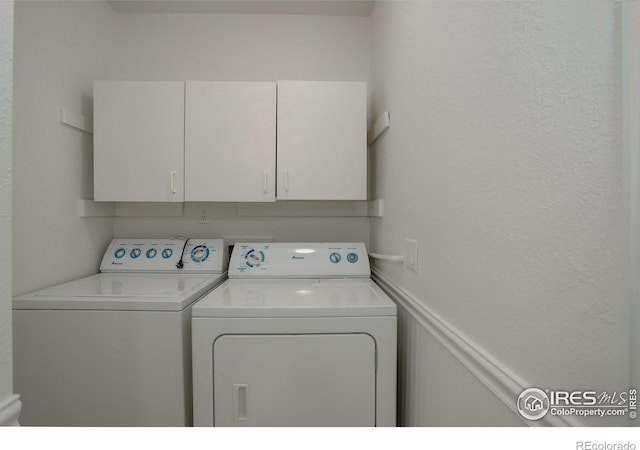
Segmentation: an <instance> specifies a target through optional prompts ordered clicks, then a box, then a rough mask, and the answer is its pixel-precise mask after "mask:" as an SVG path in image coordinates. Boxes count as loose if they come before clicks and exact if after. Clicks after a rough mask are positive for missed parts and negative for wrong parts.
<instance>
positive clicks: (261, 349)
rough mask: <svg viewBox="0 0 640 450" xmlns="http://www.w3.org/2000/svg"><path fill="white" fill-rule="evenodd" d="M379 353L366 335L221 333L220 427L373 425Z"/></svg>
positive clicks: (216, 370) (217, 357)
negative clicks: (376, 354)
mask: <svg viewBox="0 0 640 450" xmlns="http://www.w3.org/2000/svg"><path fill="white" fill-rule="evenodd" d="M375 351H376V349H375V341H374V340H373V338H372V337H371V336H370V335H368V334H364V333H361V334H281V335H277V334H274V335H259V334H254V335H223V336H220V337H219V338H217V339H216V340H215V342H214V345H213V383H214V396H213V397H214V417H215V418H214V425H215V426H217V427H220V426H254V427H255V426H258V427H263V426H288V427H291V426H307V427H311V426H315V427H320V426H334V427H335V426H347V427H349V426H375V425H376V367H375Z"/></svg>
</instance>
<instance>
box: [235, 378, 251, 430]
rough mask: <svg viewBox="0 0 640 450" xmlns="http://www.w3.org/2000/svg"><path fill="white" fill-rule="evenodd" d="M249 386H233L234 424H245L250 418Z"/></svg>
mask: <svg viewBox="0 0 640 450" xmlns="http://www.w3.org/2000/svg"><path fill="white" fill-rule="evenodd" d="M248 397H249V385H248V384H234V385H233V420H234V422H244V421H246V420H247V419H248V418H249V410H248V402H249V398H248Z"/></svg>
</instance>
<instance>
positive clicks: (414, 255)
mask: <svg viewBox="0 0 640 450" xmlns="http://www.w3.org/2000/svg"><path fill="white" fill-rule="evenodd" d="M404 266H405V267H406V268H407V269H410V270H413V271H414V272H418V241H416V240H415V239H405V240H404Z"/></svg>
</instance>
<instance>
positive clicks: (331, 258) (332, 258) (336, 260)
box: [329, 252, 342, 264]
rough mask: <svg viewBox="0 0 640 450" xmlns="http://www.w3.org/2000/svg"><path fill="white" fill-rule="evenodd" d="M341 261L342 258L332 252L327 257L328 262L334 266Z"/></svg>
mask: <svg viewBox="0 0 640 450" xmlns="http://www.w3.org/2000/svg"><path fill="white" fill-rule="evenodd" d="M341 259H342V256H340V253H337V252H333V253H331V254H330V255H329V261H331V262H332V263H334V264H337V263H339V262H340V260H341Z"/></svg>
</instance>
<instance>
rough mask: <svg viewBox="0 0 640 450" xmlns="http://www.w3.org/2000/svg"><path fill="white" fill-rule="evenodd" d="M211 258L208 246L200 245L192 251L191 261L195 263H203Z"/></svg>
mask: <svg viewBox="0 0 640 450" xmlns="http://www.w3.org/2000/svg"><path fill="white" fill-rule="evenodd" d="M208 257H209V248H208V247H207V246H206V245H198V246H197V247H194V248H193V250H191V260H192V261H193V262H197V263H199V262H203V261H206V260H207V258H208Z"/></svg>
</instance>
